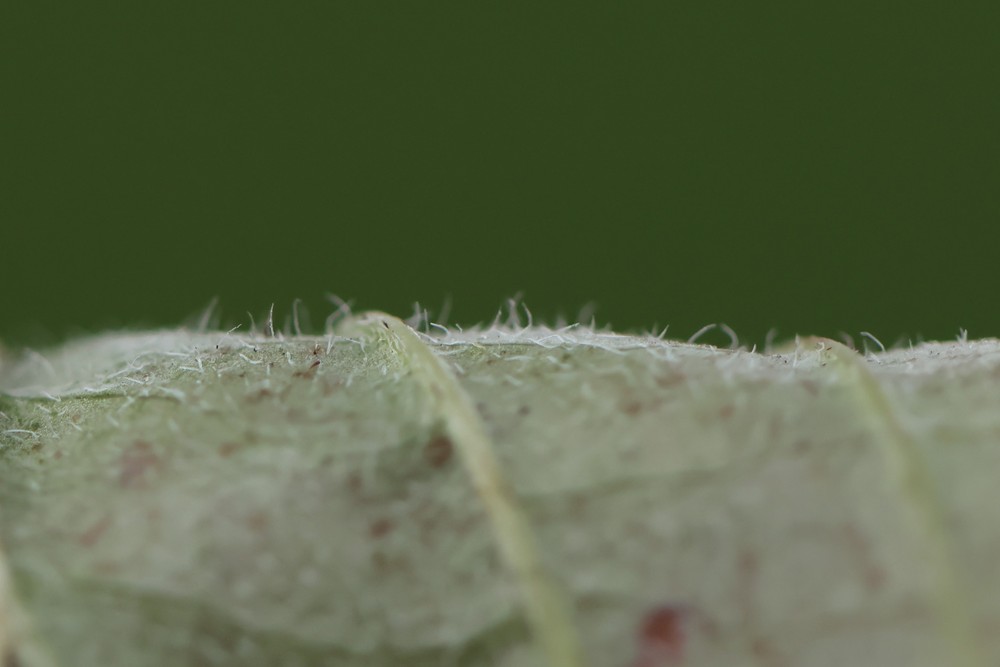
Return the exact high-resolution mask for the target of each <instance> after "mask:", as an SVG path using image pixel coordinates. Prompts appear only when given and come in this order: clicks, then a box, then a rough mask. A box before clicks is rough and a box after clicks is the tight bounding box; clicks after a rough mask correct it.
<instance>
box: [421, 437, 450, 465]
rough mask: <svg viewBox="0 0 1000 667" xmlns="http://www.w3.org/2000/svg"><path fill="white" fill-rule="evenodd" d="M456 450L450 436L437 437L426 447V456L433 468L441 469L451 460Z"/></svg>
mask: <svg viewBox="0 0 1000 667" xmlns="http://www.w3.org/2000/svg"><path fill="white" fill-rule="evenodd" d="M454 448H455V446H454V445H453V444H452V442H451V438H449V437H448V436H446V435H439V436H435V437H434V438H431V440H430V441H429V442H428V443H427V444H426V445H425V446H424V456H425V457H426V459H427V462H428V463H430V464H431V465H432V466H433V467H435V468H440V467H441V466H443V465H444V464H446V463H447V462H448V461H449V460H450V459H451V453H452V451H453V450H454Z"/></svg>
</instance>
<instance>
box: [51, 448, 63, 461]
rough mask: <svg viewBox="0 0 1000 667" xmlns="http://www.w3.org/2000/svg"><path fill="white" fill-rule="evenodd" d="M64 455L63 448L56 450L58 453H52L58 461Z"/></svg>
mask: <svg viewBox="0 0 1000 667" xmlns="http://www.w3.org/2000/svg"><path fill="white" fill-rule="evenodd" d="M62 457H63V453H62V451H61V450H58V451H56V453H55V454H53V455H52V458H54V459H55V460H56V461H58V460H59V459H61V458H62Z"/></svg>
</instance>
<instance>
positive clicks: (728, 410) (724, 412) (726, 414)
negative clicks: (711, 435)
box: [719, 404, 736, 419]
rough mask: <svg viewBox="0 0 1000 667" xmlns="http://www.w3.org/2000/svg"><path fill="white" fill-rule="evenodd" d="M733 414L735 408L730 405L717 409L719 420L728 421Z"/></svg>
mask: <svg viewBox="0 0 1000 667" xmlns="http://www.w3.org/2000/svg"><path fill="white" fill-rule="evenodd" d="M734 412H736V406H734V405H732V404H730V405H723V406H722V407H721V408H719V418H721V419H729V418H730V417H732V416H733V413H734Z"/></svg>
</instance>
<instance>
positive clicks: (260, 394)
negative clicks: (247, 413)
mask: <svg viewBox="0 0 1000 667" xmlns="http://www.w3.org/2000/svg"><path fill="white" fill-rule="evenodd" d="M271 396H274V392H273V391H271V390H270V389H268V388H267V387H261V388H260V389H258V390H256V391H252V392H250V393H249V394H247V400H248V401H250V402H251V403H259V402H260V401H262V400H264V399H265V398H270V397H271Z"/></svg>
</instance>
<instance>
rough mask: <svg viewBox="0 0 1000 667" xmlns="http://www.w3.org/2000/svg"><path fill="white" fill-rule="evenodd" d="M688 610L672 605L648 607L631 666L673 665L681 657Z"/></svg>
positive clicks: (682, 656)
mask: <svg viewBox="0 0 1000 667" xmlns="http://www.w3.org/2000/svg"><path fill="white" fill-rule="evenodd" d="M687 615H688V613H687V611H686V610H684V609H682V608H680V607H676V606H674V605H664V606H662V607H657V608H655V609H652V610H650V611H649V612H647V613H646V615H645V616H644V617H643V619H642V623H641V624H640V625H639V632H638V633H637V635H636V641H637V643H638V653H637V654H636V658H635V660H634V661H633V662H632V667H673V666H675V665H680V664H681V661H682V660H683V659H684V644H685V642H686V638H687V632H686V628H685V626H686V625H687Z"/></svg>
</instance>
